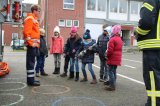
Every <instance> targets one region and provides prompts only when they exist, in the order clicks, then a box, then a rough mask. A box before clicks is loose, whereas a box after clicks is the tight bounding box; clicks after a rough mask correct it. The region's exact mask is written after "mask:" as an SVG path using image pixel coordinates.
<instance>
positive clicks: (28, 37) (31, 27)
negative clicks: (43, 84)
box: [23, 5, 40, 86]
mask: <svg viewBox="0 0 160 106" xmlns="http://www.w3.org/2000/svg"><path fill="white" fill-rule="evenodd" d="M31 12H32V13H29V14H28V16H27V17H26V19H25V20H24V30H23V34H24V40H25V44H26V45H27V55H26V69H27V84H28V85H30V86H40V82H39V81H35V79H34V77H35V74H34V66H35V57H36V56H37V55H39V46H40V31H39V23H38V21H37V20H38V17H39V15H40V7H39V5H32V6H31Z"/></svg>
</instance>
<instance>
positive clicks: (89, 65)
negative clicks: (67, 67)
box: [82, 63, 95, 79]
mask: <svg viewBox="0 0 160 106" xmlns="http://www.w3.org/2000/svg"><path fill="white" fill-rule="evenodd" d="M86 64H88V70H89V71H90V73H91V75H92V78H93V79H94V78H95V74H94V71H93V69H92V63H82V72H83V76H84V77H85V76H87V73H86V70H85V67H86Z"/></svg>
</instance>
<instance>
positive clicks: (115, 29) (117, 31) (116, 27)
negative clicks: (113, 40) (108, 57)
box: [112, 25, 121, 35]
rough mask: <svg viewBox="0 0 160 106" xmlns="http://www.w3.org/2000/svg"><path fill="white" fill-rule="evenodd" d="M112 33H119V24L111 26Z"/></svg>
mask: <svg viewBox="0 0 160 106" xmlns="http://www.w3.org/2000/svg"><path fill="white" fill-rule="evenodd" d="M112 33H113V34H114V35H115V34H120V33H121V26H120V25H115V26H113V27H112Z"/></svg>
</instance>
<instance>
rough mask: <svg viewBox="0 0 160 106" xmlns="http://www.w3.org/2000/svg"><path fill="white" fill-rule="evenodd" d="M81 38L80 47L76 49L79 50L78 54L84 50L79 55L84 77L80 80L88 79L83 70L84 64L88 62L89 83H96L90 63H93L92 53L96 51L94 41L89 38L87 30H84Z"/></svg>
mask: <svg viewBox="0 0 160 106" xmlns="http://www.w3.org/2000/svg"><path fill="white" fill-rule="evenodd" d="M83 39H84V41H83V42H82V45H81V48H80V49H79V51H78V52H80V51H81V52H80V54H79V56H80V55H82V52H84V53H83V56H81V59H82V72H83V76H84V78H83V79H82V80H81V81H80V82H85V81H88V79H87V73H86V70H85V66H86V64H88V70H89V71H90V73H91V75H92V78H93V80H92V82H91V84H96V83H97V79H96V75H95V73H94V71H93V69H92V64H93V63H94V53H95V52H96V48H95V47H94V44H96V41H95V40H93V39H91V36H90V31H89V30H86V32H85V33H84V36H83Z"/></svg>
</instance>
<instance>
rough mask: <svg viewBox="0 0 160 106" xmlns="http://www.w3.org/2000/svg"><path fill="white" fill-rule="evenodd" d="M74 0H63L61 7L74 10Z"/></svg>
mask: <svg viewBox="0 0 160 106" xmlns="http://www.w3.org/2000/svg"><path fill="white" fill-rule="evenodd" d="M74 4H75V0H63V9H69V10H74Z"/></svg>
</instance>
